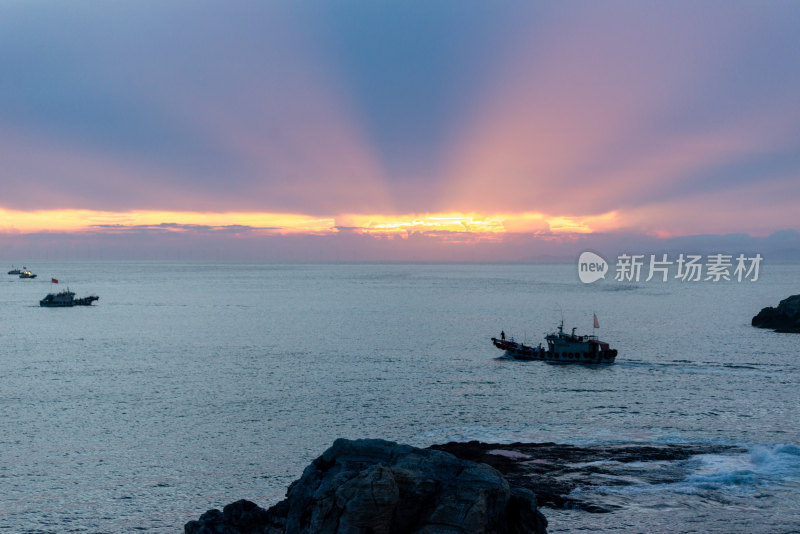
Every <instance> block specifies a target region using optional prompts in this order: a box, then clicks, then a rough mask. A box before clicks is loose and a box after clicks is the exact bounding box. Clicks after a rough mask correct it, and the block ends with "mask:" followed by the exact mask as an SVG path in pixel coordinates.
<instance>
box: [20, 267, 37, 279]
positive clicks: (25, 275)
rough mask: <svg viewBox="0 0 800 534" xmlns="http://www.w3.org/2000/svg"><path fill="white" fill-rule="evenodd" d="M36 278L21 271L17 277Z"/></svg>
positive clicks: (28, 272) (27, 272)
mask: <svg viewBox="0 0 800 534" xmlns="http://www.w3.org/2000/svg"><path fill="white" fill-rule="evenodd" d="M23 269H24V267H23ZM36 276H37V275H35V274H33V273H32V272H30V271H22V272H21V273H19V277H20V278H36Z"/></svg>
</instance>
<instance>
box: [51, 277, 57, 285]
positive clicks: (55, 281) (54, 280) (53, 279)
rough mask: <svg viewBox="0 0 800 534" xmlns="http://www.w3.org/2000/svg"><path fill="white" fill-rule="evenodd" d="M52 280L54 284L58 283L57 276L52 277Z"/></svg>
mask: <svg viewBox="0 0 800 534" xmlns="http://www.w3.org/2000/svg"><path fill="white" fill-rule="evenodd" d="M50 281H51V282H52V283H54V284H57V283H58V280H56V279H55V278H51V279H50Z"/></svg>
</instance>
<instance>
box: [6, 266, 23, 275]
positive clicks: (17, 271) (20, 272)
mask: <svg viewBox="0 0 800 534" xmlns="http://www.w3.org/2000/svg"><path fill="white" fill-rule="evenodd" d="M24 268H25V267H23V269H24ZM8 274H16V275H19V274H22V271H20V270H19V269H17V268H16V267H14V266H13V265H12V266H11V270H10V271H8Z"/></svg>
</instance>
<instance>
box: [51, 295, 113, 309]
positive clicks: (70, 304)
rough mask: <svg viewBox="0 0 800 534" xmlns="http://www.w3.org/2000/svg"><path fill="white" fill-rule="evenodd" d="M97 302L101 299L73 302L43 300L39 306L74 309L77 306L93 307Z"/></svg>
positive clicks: (81, 299) (84, 299)
mask: <svg viewBox="0 0 800 534" xmlns="http://www.w3.org/2000/svg"><path fill="white" fill-rule="evenodd" d="M96 300H100V297H94V296H92V297H84V298H80V299H73V300H71V301H61V300H59V301H55V300H47V299H42V300H40V301H39V306H41V307H42V308H73V307H75V306H91V305H92V303H93V302H94V301H96Z"/></svg>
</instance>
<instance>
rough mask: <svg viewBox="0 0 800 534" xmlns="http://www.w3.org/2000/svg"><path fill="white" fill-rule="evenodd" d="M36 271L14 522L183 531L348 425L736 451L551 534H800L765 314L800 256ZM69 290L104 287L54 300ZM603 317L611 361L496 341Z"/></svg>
mask: <svg viewBox="0 0 800 534" xmlns="http://www.w3.org/2000/svg"><path fill="white" fill-rule="evenodd" d="M8 266H9V268H10V267H11V260H9V263H8ZM27 266H28V268H30V269H32V270H33V271H34V272H36V273H38V275H39V276H38V278H37V279H35V280H21V279H19V278H18V277H16V276H7V275H5V274H2V276H1V277H0V532H10V533H62V532H81V533H106V532H109V533H110V532H133V531H137V532H156V533H162V532H163V533H167V532H182V531H183V525H184V523H185V522H187V521H189V520H192V519H196V518H198V517H199V516H200V515H201V514H202V513H203V512H205V511H206V510H208V509H210V508H221V507H222V506H224V505H225V504H227V503H230V502H232V501H235V500H238V499H242V498H244V499H249V500H251V501H254V502H256V503H258V504H260V505H261V506H264V507H267V506H270V505H272V504H274V503H276V502H278V501H279V500H281V499H282V498H283V496H284V494H285V491H286V488H287V486H288V485H289V484H290V483H291V482H292V481H293V480H295V479H297V478H298V477H299V476H300V475H301V473H302V471H303V468H304V467H305V466H306V465H307V464H308V463H309V462H310V461H311V460H313V459H314V458H316V457H317V456H319V455H320V454H321V453H322V452H323V451H324V450H325V449H326V448H328V447H329V446H330V445H331V443H332V442H333V441H334V439H336V438H338V437H346V438H384V439H388V440H393V441H398V442H403V443H409V444H412V445H415V446H423V447H424V446H429V445H431V444H436V443H445V442H448V441H465V440H481V441H485V442H495V443H510V442H516V441H522V442H556V443H565V444H578V445H582V446H592V445H594V444H624V443H658V444H660V443H670V444H683V443H687V444H688V443H691V444H696V443H699V444H728V445H736V446H740V447H742V449H741V451H739V452H736V453H733V454H718V455H712V454H709V455H702V456H700V457H694V458H692V459H690V460H687V461H685V462H682V463H680V465H679V466H677V469H680V470H681V473H682V474H681V475H680V477H679V480H678V481H677V482H676V481H675V480H674V478H673V479H671V480H670V481H669V482H664V483H658V482H653V481H652V480H650V481H647V482H645V481H639V482H634V483H632V484H630V485H626V486H616V485H609V486H607V487H605V486H603V485H597V486H594V487H591V488H583V489H581V490H578V491H582V492H595V493H596V494H597V495H598V497H601V498H606V499H613V500H614V502H617V503H619V504H620V505H621V506H620V507H619V508H618V509H615V510H614V511H613V512H611V513H606V514H594V513H588V512H585V511H582V510H553V509H548V508H545V509H543V512H544V514H545V515H546V516H547V518H548V520H549V522H550V526H549V531H550V532H563V533H576V532H649V533H656V532H698V533H701V532H702V533H707V532H720V533H722V532H725V533H729V532H748V533H773V532H780V533H786V532H800V506H798V503H800V335H796V334H779V333H774V332H772V331H769V330H762V329H757V328H753V327H752V326H750V319H751V318H752V316H753V315H754V314H756V313H757V312H758V311H759V310H760V309H761V308H763V307H765V306H775V305H777V303H778V302H779V301H780V300H781V299H783V298H785V297H787V296H789V295H792V294H797V293H800V264H798V263H781V262H777V261H776V262H770V261H769V258H765V260H764V262H763V263H762V264H761V268H760V273H759V278H758V280H756V281H750V280H744V281H742V282H738V281H736V280H735V279H734V280H730V281H726V280H720V281H718V282H713V281H707V282H705V281H698V282H690V281H681V280H680V279H674V278H673V277H670V279H669V280H668V281H666V282H663V281H662V280H661V279H660V278H656V279H653V280H651V281H649V282H644V281H643V280H642V281H640V282H638V283H637V282H619V281H616V280H614V279H613V277H612V276H607V277H606V279H602V280H599V281H597V282H595V283H592V284H584V283H581V282H580V280H579V279H578V272H577V266H576V264H575V263H533V264H429V263H416V264H415V263H409V264H397V263H393V264H364V263H355V264H266V263H244V264H241V263H203V262H99V263H96V262H37V263H36V264H33V265H27ZM3 273H5V270H4V271H3ZM51 278H56V279H58V280H59V284H58V285H55V284H52V283H51ZM67 287H69V288H70V289H71V290H72V291H74V292H75V293H76V296H78V297H82V296H86V295H90V294H96V295H99V296H100V300H99V301H98V302H96V303H95V304H94V305H93V306H91V307H77V308H71V309H52V308H41V307H39V305H38V303H39V300H40V299H41V298H43V297H44V296H45V295H46V294H47V293H49V292H52V291H55V290H63V289H66V288H67ZM594 314H596V315H597V318H598V321H599V328H598V329H597V330H596V333H597V335H598V336H599V337H600V338H601V339H602V340H604V341H607V342H608V343H610V344H611V346H612V347H613V348H616V349H617V350H618V351H619V355H618V357H617V361H616V363H614V364H613V365H603V366H589V365H556V364H548V363H544V362H523V361H515V360H511V359H508V358H505V357H503V355H502V353H501V352H500V351H499V350H498V349H496V348H494V347H493V346H492V344H491V341H490V338H491V337H493V336H498V335H499V334H500V331H501V330H503V331H505V333H506V335H507V336H509V337H512V336H513V337H514V338H515V339H516V340H518V341H520V340H523V341H527V342H528V343H530V344H538V343H539V342H542V341H543V337H544V335H545V333H547V332H551V331H553V330H554V329H555V328H556V327H557V326H558V324H559V323H560V322H561V321H562V319H563V321H564V325H565V329H566V330H567V331H571V328H572V327H577V329H578V330H577V332H578V333H579V334H587V333H592V330H593V328H592V327H593V316H594Z"/></svg>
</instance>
